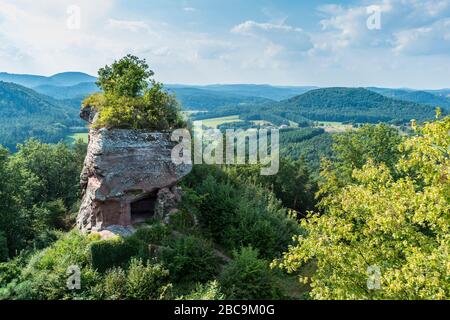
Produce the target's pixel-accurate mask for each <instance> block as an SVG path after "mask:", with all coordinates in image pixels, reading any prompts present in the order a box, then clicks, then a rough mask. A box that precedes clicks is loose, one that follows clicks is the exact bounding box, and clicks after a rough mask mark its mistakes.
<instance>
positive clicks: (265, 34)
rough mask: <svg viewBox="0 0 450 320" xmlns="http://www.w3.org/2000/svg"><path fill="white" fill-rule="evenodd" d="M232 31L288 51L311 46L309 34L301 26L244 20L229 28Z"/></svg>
mask: <svg viewBox="0 0 450 320" xmlns="http://www.w3.org/2000/svg"><path fill="white" fill-rule="evenodd" d="M231 32H232V33H235V34H240V35H245V36H252V37H255V38H257V39H260V40H263V41H267V42H269V43H270V45H271V46H272V47H273V46H274V45H277V46H281V47H283V48H284V49H285V50H287V51H290V52H304V51H308V50H309V49H311V48H312V43H311V40H310V37H309V35H308V34H307V33H306V32H304V31H303V30H302V29H301V28H295V27H292V26H288V25H285V24H273V23H258V22H255V21H252V20H248V21H245V22H243V23H241V24H239V25H237V26H235V27H233V28H232V29H231Z"/></svg>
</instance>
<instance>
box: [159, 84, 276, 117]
mask: <svg viewBox="0 0 450 320" xmlns="http://www.w3.org/2000/svg"><path fill="white" fill-rule="evenodd" d="M166 89H167V90H168V91H169V92H171V93H174V94H175V96H176V97H177V99H178V100H179V101H180V102H181V104H182V106H183V109H185V110H207V111H213V110H215V109H217V108H220V107H224V106H230V105H241V106H242V105H248V104H255V103H256V104H258V103H264V102H268V101H272V100H269V99H267V98H262V97H258V96H247V95H241V94H235V93H232V92H220V91H214V90H206V89H200V88H194V87H178V86H170V85H169V86H167V87H166Z"/></svg>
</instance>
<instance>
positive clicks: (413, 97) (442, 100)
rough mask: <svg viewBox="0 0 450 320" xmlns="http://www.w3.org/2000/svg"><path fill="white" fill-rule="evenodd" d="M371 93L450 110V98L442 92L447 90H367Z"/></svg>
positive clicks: (373, 88) (374, 88) (371, 88)
mask: <svg viewBox="0 0 450 320" xmlns="http://www.w3.org/2000/svg"><path fill="white" fill-rule="evenodd" d="M367 89H368V90H370V91H373V92H376V93H379V94H382V95H384V96H386V97H390V98H394V99H398V100H404V101H410V102H415V103H420V104H426V105H429V106H433V107H442V108H446V109H448V110H450V98H449V97H447V96H446V95H445V94H441V92H443V91H445V90H437V91H436V92H435V93H432V92H434V91H425V90H405V89H387V88H376V87H370V88H367Z"/></svg>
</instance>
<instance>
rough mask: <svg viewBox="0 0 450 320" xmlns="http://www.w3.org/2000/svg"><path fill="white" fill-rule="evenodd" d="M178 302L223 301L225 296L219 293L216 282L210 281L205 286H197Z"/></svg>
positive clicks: (218, 286) (218, 285)
mask: <svg viewBox="0 0 450 320" xmlns="http://www.w3.org/2000/svg"><path fill="white" fill-rule="evenodd" d="M179 300H215V301H217V300H225V295H224V294H223V293H221V290H220V284H219V282H218V281H216V280H214V281H210V282H208V283H206V284H198V285H197V286H196V288H195V290H193V291H192V292H191V293H190V294H188V295H186V296H182V297H180V298H179Z"/></svg>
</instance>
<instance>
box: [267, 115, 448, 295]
mask: <svg viewBox="0 0 450 320" xmlns="http://www.w3.org/2000/svg"><path fill="white" fill-rule="evenodd" d="M449 132H450V117H446V118H444V119H442V120H437V121H435V122H433V123H428V124H426V125H425V126H424V127H423V128H420V129H418V134H417V136H413V137H410V138H408V139H406V140H405V141H404V142H403V143H402V144H401V145H400V147H399V152H400V155H401V156H400V158H398V160H397V162H396V164H395V170H396V171H398V172H399V176H395V175H393V172H392V171H393V169H390V168H389V166H388V165H386V164H384V163H376V162H375V161H372V160H369V161H368V162H367V163H366V164H365V165H364V166H363V167H362V168H361V169H355V170H353V174H352V178H353V181H354V182H352V183H350V184H348V185H347V186H345V187H343V188H341V189H335V190H334V191H333V192H332V193H330V194H329V195H328V196H327V197H326V198H324V199H323V200H322V206H323V209H324V213H323V214H322V215H320V216H319V215H310V216H309V217H308V218H307V219H305V220H304V221H302V226H303V227H304V228H305V229H306V234H305V235H302V236H299V237H297V239H296V240H297V244H296V245H295V246H292V247H291V248H290V249H289V251H288V252H287V253H285V255H284V258H283V259H281V260H280V261H276V262H274V264H273V265H274V266H280V267H282V268H284V269H287V270H288V271H295V270H298V269H299V268H300V267H301V266H302V265H303V264H304V263H306V262H308V261H313V262H315V264H316V265H317V271H316V273H315V274H314V275H313V276H312V277H311V278H310V279H302V280H304V281H311V287H312V291H311V295H312V297H313V298H316V299H449V298H450V264H449V261H450V255H449V254H450V232H449V230H450V229H449V226H450V154H449V153H450V152H449V151H450V135H449ZM373 270H379V271H380V278H379V281H380V287H379V288H377V287H373V286H368V285H367V281H369V282H370V281H373V280H374V279H373V278H371V277H370V276H369V275H370V274H371V272H372V271H373ZM368 273H369V275H368ZM374 289H375V290H374Z"/></svg>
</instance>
